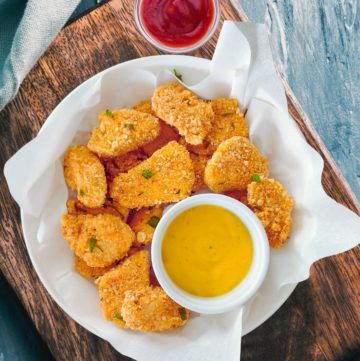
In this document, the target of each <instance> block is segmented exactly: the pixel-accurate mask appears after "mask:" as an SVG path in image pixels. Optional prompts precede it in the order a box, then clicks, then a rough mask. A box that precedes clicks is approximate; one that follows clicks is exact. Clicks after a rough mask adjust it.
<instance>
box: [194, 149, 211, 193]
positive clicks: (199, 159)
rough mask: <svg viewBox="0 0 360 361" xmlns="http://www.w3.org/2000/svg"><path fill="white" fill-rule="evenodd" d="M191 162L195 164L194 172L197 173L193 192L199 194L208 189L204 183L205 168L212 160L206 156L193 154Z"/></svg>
mask: <svg viewBox="0 0 360 361" xmlns="http://www.w3.org/2000/svg"><path fill="white" fill-rule="evenodd" d="M190 157H191V160H192V162H193V166H194V172H195V183H194V186H193V188H192V191H193V192H197V191H199V190H200V189H202V188H205V187H206V184H205V182H204V173H205V167H206V164H207V162H208V160H209V159H210V158H209V157H207V156H206V155H198V154H192V153H190Z"/></svg>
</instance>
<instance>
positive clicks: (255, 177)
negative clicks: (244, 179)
mask: <svg viewBox="0 0 360 361" xmlns="http://www.w3.org/2000/svg"><path fill="white" fill-rule="evenodd" d="M251 180H252V181H253V182H256V183H260V182H261V177H260V176H259V175H258V174H254V175H253V176H252V177H251Z"/></svg>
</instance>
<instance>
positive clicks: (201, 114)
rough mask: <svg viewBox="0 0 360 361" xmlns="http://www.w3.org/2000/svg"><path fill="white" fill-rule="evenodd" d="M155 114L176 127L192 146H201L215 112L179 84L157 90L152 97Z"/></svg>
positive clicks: (167, 85) (168, 85)
mask: <svg viewBox="0 0 360 361" xmlns="http://www.w3.org/2000/svg"><path fill="white" fill-rule="evenodd" d="M152 108H153V110H154V112H155V114H156V115H157V116H158V117H159V118H161V119H162V120H164V121H165V122H166V123H168V124H170V125H173V126H174V127H176V128H177V129H178V131H179V133H180V134H181V135H183V136H184V137H185V139H186V141H187V142H188V143H190V144H195V145H196V144H201V143H202V142H203V140H204V138H205V137H206V135H207V134H208V132H209V131H210V129H211V126H212V121H213V119H214V112H213V110H212V107H211V104H210V103H208V102H205V101H204V100H202V99H200V98H199V97H198V96H197V95H196V94H194V93H192V92H191V91H190V90H188V89H186V88H185V87H184V86H182V85H181V84H179V83H170V84H166V85H163V86H160V87H158V88H156V89H155V92H154V95H153V97H152Z"/></svg>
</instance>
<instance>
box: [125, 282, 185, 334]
mask: <svg viewBox="0 0 360 361" xmlns="http://www.w3.org/2000/svg"><path fill="white" fill-rule="evenodd" d="M121 316H122V317H123V319H124V321H125V322H126V326H127V327H129V328H130V329H132V330H136V331H141V332H155V331H165V330H169V329H173V328H177V327H181V326H184V325H185V324H186V322H187V320H188V319H189V311H188V310H186V309H185V308H183V307H181V306H180V305H178V304H177V303H176V302H174V301H173V300H172V299H171V298H170V297H169V296H168V295H167V294H166V293H165V292H164V290H163V289H161V288H160V287H154V288H153V287H149V286H147V287H142V288H141V289H134V290H130V291H127V292H125V298H124V301H123V303H122V307H121Z"/></svg>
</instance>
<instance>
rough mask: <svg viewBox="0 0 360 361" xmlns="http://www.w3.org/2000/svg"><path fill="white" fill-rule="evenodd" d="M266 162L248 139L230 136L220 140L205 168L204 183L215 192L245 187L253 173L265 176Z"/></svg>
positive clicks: (266, 170) (266, 171)
mask: <svg viewBox="0 0 360 361" xmlns="http://www.w3.org/2000/svg"><path fill="white" fill-rule="evenodd" d="M268 173H269V169H268V162H267V160H266V159H265V158H264V157H263V156H262V155H261V154H260V152H259V151H258V150H257V149H256V148H255V146H254V145H252V144H251V143H250V141H249V140H248V139H246V138H244V137H239V136H236V137H232V138H230V139H227V140H225V141H224V142H222V143H221V144H220V145H219V147H218V148H217V150H216V152H215V153H214V154H213V156H212V158H211V159H210V160H209V161H208V163H207V165H206V168H205V183H206V184H207V185H208V186H209V188H210V189H211V190H213V191H214V192H216V193H219V192H224V191H227V190H230V189H240V190H241V189H245V188H246V187H247V185H248V184H249V183H251V177H252V176H253V175H254V174H258V175H259V176H267V175H268Z"/></svg>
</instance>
